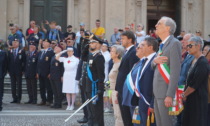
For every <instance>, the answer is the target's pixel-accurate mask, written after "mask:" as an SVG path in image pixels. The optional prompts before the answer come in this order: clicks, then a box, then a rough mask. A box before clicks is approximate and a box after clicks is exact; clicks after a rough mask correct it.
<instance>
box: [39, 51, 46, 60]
mask: <svg viewBox="0 0 210 126" xmlns="http://www.w3.org/2000/svg"><path fill="white" fill-rule="evenodd" d="M44 54H45V50H44V51H43V52H42V55H41V57H40V59H42V58H43V57H44Z"/></svg>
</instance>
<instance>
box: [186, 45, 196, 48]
mask: <svg viewBox="0 0 210 126" xmlns="http://www.w3.org/2000/svg"><path fill="white" fill-rule="evenodd" d="M195 45H196V44H189V45H187V47H188V48H192V47H193V46H195Z"/></svg>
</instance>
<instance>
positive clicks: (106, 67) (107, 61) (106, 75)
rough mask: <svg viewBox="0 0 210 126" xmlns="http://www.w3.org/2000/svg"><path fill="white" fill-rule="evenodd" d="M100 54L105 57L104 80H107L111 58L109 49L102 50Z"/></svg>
mask: <svg viewBox="0 0 210 126" xmlns="http://www.w3.org/2000/svg"><path fill="white" fill-rule="evenodd" d="M101 53H102V55H103V56H104V59H105V63H104V74H105V79H104V81H107V80H108V77H109V76H108V75H109V61H110V59H111V57H110V53H109V51H106V52H102V51H101Z"/></svg>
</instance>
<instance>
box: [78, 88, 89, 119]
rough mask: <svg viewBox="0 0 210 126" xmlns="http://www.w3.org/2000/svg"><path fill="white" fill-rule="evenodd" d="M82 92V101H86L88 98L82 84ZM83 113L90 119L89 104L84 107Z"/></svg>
mask: <svg viewBox="0 0 210 126" xmlns="http://www.w3.org/2000/svg"><path fill="white" fill-rule="evenodd" d="M80 94H81V98H82V103H85V101H86V100H87V96H86V94H85V91H84V89H83V87H82V85H80ZM83 113H84V118H86V119H88V110H87V106H85V107H84V108H83Z"/></svg>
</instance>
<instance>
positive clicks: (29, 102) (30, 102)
mask: <svg viewBox="0 0 210 126" xmlns="http://www.w3.org/2000/svg"><path fill="white" fill-rule="evenodd" d="M24 104H32V101H28V102H24Z"/></svg>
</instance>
